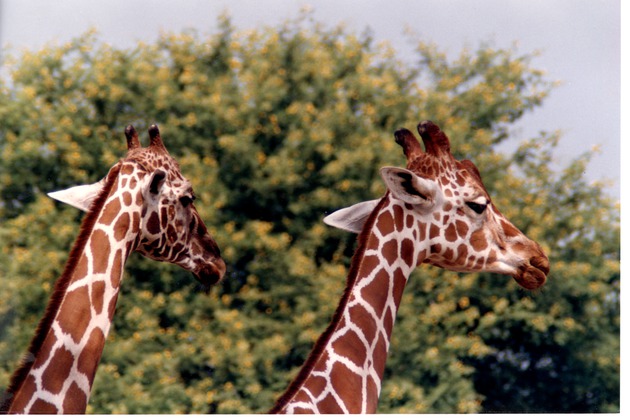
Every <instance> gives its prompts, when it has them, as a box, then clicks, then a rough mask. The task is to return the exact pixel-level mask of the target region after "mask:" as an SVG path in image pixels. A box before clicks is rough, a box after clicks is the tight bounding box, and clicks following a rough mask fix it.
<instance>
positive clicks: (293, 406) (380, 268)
mask: <svg viewBox="0 0 630 420" xmlns="http://www.w3.org/2000/svg"><path fill="white" fill-rule="evenodd" d="M418 132H419V134H420V136H421V137H422V140H423V143H424V146H425V151H422V148H421V146H420V143H419V142H418V140H417V139H416V138H415V136H414V135H413V134H412V133H411V132H410V131H409V130H407V129H400V130H397V131H396V133H395V139H396V142H397V143H398V144H399V145H401V146H402V148H403V151H404V153H405V155H406V157H407V167H406V168H404V169H403V168H395V167H385V168H382V169H381V171H380V174H381V177H382V178H383V181H384V182H385V184H386V185H387V187H388V191H387V192H386V194H385V195H384V196H383V197H382V198H381V199H380V200H373V201H368V202H363V203H359V204H355V205H354V206H351V207H349V208H346V209H341V210H339V211H337V212H335V213H332V214H330V215H329V216H327V217H326V218H325V219H324V222H325V223H327V224H329V225H331V226H334V227H338V228H341V229H344V230H348V231H350V232H354V233H359V238H358V245H357V250H356V252H355V254H354V257H353V259H352V263H351V265H350V270H349V274H348V277H347V283H346V289H345V291H344V293H343V295H342V297H341V301H340V303H339V305H338V307H337V309H336V311H335V313H334V315H333V318H332V321H331V323H330V324H329V326H328V328H327V329H326V330H325V331H324V333H323V334H322V335H321V336H320V337H319V339H318V340H317V341H316V343H315V345H314V348H313V349H312V351H311V353H310V355H309V356H308V358H307V359H306V361H305V363H304V365H303V366H302V368H301V370H300V371H299V373H298V375H297V377H296V378H295V379H294V381H293V382H292V383H291V384H290V385H289V387H288V388H287V389H286V391H285V392H284V393H283V394H282V395H281V396H280V397H279V398H278V400H277V401H276V403H275V405H274V407H273V408H272V409H271V411H270V412H271V413H374V412H376V408H377V403H378V397H379V393H380V390H381V381H382V378H383V372H384V369H385V361H386V358H387V353H388V350H389V346H390V337H391V333H392V329H393V327H394V322H395V319H396V313H397V311H398V306H399V304H400V301H401V298H402V294H403V290H404V287H405V285H406V282H407V279H408V277H409V275H410V274H411V272H412V271H413V270H414V269H415V267H416V266H418V265H419V264H422V263H428V264H432V265H435V266H438V267H442V268H446V269H449V270H453V271H460V272H479V271H485V272H493V273H501V274H507V275H511V276H513V277H514V279H515V280H516V281H517V283H518V284H519V285H520V286H522V287H523V288H525V289H530V290H533V289H536V288H539V287H541V286H542V285H543V284H544V283H545V281H546V278H547V274H548V273H549V260H548V259H547V257H546V255H545V254H544V252H543V250H542V249H541V247H540V246H539V245H538V244H537V243H536V242H534V241H532V240H531V239H529V238H527V237H526V236H525V235H524V234H523V233H521V232H520V231H519V230H518V229H517V228H516V227H515V226H514V225H513V224H512V223H510V222H509V221H508V220H507V219H506V218H505V217H504V216H503V215H502V214H501V213H500V212H499V210H498V209H497V208H496V207H495V206H494V204H492V202H491V201H490V197H489V195H488V192H487V191H486V189H485V187H484V186H483V183H482V181H481V177H480V175H479V171H478V170H477V168H476V167H475V165H474V164H473V163H472V162H471V161H469V160H462V161H458V160H456V159H455V158H454V157H453V156H452V155H451V153H450V143H449V139H448V137H447V136H446V135H445V134H444V133H443V132H442V131H441V130H440V128H439V127H438V126H437V125H436V124H434V123H432V122H430V121H424V122H421V123H420V124H419V125H418Z"/></svg>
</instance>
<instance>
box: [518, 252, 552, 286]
mask: <svg viewBox="0 0 630 420" xmlns="http://www.w3.org/2000/svg"><path fill="white" fill-rule="evenodd" d="M547 274H549V259H548V258H547V257H545V256H535V257H532V258H530V260H529V263H528V264H525V265H523V266H521V267H519V269H518V272H517V274H516V275H515V276H514V280H516V282H517V283H518V284H519V285H520V286H521V287H524V288H525V289H527V290H535V289H538V288H539V287H542V285H543V284H545V281H547Z"/></svg>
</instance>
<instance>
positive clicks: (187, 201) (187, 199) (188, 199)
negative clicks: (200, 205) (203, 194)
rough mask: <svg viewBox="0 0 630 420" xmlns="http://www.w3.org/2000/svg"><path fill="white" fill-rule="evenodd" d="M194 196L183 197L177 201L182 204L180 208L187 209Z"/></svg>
mask: <svg viewBox="0 0 630 420" xmlns="http://www.w3.org/2000/svg"><path fill="white" fill-rule="evenodd" d="M195 198H197V197H195V195H194V194H193V195H185V196H183V197H182V198H180V199H179V202H180V203H182V206H184V207H188V206H189V205H191V204H192V202H193V201H195Z"/></svg>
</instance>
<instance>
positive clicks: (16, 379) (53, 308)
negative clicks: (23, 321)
mask: <svg viewBox="0 0 630 420" xmlns="http://www.w3.org/2000/svg"><path fill="white" fill-rule="evenodd" d="M121 166H122V162H119V163H117V164H116V165H115V166H114V167H113V168H112V169H111V170H110V171H109V173H108V175H107V181H106V183H105V185H104V186H103V189H102V190H101V192H100V193H99V195H98V196H97V197H96V199H95V200H94V202H93V203H92V205H91V207H90V209H89V211H88V213H87V215H86V216H85V218H84V219H83V222H82V223H81V228H80V231H79V235H78V237H77V239H76V241H75V242H74V246H73V247H72V250H71V251H70V255H69V257H68V261H67V262H66V265H65V267H64V270H63V273H62V274H61V276H60V277H59V278H58V279H57V281H56V282H55V287H54V290H53V293H52V296H51V298H50V300H49V301H48V305H47V306H46V311H45V313H44V317H43V318H42V319H41V321H40V322H39V325H38V326H37V330H36V332H35V336H34V337H33V339H32V341H31V343H30V345H29V347H28V350H27V352H26V356H25V357H24V358H23V360H22V362H21V363H20V367H19V368H18V369H17V370H16V371H15V373H14V374H13V376H12V378H11V382H10V385H9V387H8V388H7V390H6V392H5V394H4V396H0V398H2V397H4V398H5V399H4V401H0V404H1V406H0V413H3V412H6V411H8V409H9V407H10V406H11V403H12V402H13V397H14V395H15V393H16V392H17V391H18V389H19V388H20V387H21V386H22V384H23V383H24V381H25V380H26V377H27V375H28V373H29V371H30V369H31V367H32V366H33V363H34V360H35V357H34V354H35V351H37V349H39V348H41V346H42V344H43V343H44V340H45V339H46V335H47V334H48V331H49V330H50V328H51V326H52V322H53V320H54V316H55V313H56V312H57V311H58V310H59V307H60V306H61V302H62V300H63V296H64V293H65V291H66V290H67V288H68V285H69V283H70V279H71V278H72V273H73V272H74V270H75V268H76V266H77V264H78V263H79V259H80V256H81V254H82V252H83V250H84V248H85V246H86V244H87V240H88V238H89V236H90V233H91V232H92V229H94V225H95V224H96V221H97V219H98V216H99V214H100V210H101V209H102V208H103V206H104V204H105V201H106V200H107V197H108V196H109V193H110V192H111V190H112V187H113V186H114V183H115V182H116V179H117V178H118V174H119V173H120V169H121Z"/></svg>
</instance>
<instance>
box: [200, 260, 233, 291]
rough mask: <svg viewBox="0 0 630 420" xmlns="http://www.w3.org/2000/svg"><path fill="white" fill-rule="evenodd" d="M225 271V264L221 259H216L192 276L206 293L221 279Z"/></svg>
mask: <svg viewBox="0 0 630 420" xmlns="http://www.w3.org/2000/svg"><path fill="white" fill-rule="evenodd" d="M225 271H226V267H225V262H223V260H222V259H218V260H215V261H214V262H212V263H209V264H207V265H206V266H205V267H203V268H202V269H201V270H199V271H198V272H196V273H194V276H195V278H196V279H197V280H198V281H199V283H201V285H202V286H203V288H204V290H206V291H207V290H208V289H209V288H210V287H211V286H214V285H215V284H217V283H219V282H220V281H221V280H222V279H223V276H225Z"/></svg>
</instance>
